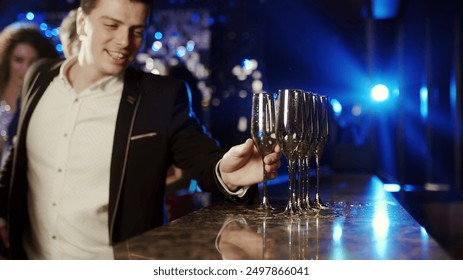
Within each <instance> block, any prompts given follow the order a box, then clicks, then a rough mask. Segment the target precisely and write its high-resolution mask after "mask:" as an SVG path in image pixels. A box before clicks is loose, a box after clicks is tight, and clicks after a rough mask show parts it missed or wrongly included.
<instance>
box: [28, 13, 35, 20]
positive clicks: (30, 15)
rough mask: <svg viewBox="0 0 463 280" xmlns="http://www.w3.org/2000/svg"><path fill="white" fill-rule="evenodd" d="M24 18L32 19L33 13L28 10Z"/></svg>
mask: <svg viewBox="0 0 463 280" xmlns="http://www.w3.org/2000/svg"><path fill="white" fill-rule="evenodd" d="M26 18H27V19H28V20H34V18H35V15H34V13H31V12H28V13H27V14H26Z"/></svg>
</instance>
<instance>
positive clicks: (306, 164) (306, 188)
mask: <svg viewBox="0 0 463 280" xmlns="http://www.w3.org/2000/svg"><path fill="white" fill-rule="evenodd" d="M304 202H305V203H304V208H305V209H307V210H308V209H310V158H309V157H305V158H304Z"/></svg>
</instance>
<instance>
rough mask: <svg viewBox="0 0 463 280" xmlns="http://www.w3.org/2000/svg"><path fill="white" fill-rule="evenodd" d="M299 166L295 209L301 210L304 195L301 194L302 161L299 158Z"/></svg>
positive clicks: (302, 178)
mask: <svg viewBox="0 0 463 280" xmlns="http://www.w3.org/2000/svg"><path fill="white" fill-rule="evenodd" d="M298 161H299V166H298V176H299V177H298V180H297V208H298V209H299V210H302V204H303V200H304V195H303V193H302V184H303V180H304V175H303V174H304V159H303V158H302V157H300V158H299V159H298Z"/></svg>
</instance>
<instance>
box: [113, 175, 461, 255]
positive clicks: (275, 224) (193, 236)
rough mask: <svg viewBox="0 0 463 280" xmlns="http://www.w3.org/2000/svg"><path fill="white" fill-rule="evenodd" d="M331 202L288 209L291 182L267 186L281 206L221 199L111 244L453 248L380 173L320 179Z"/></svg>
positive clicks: (130, 248) (136, 248)
mask: <svg viewBox="0 0 463 280" xmlns="http://www.w3.org/2000/svg"><path fill="white" fill-rule="evenodd" d="M321 182H322V183H321V193H322V196H321V197H322V199H323V201H325V202H326V203H327V204H328V205H329V206H330V208H329V209H326V210H320V211H319V212H315V211H314V212H312V213H310V214H308V215H303V216H297V217H287V216H283V215H281V214H279V213H280V212H282V211H283V208H284V206H285V200H286V197H287V187H286V182H285V181H284V180H282V181H281V182H278V181H277V183H276V184H273V185H271V186H270V187H269V195H270V202H271V204H272V205H273V206H276V207H277V211H276V212H277V213H267V214H265V213H263V212H261V211H259V210H258V209H257V206H237V205H233V204H230V203H227V202H220V203H218V204H215V205H211V206H208V207H205V208H203V209H200V210H198V211H194V212H192V213H189V214H187V215H185V216H183V217H181V218H179V219H176V220H174V221H172V222H170V223H168V224H166V225H164V226H161V227H158V228H155V229H153V230H150V231H148V232H146V233H144V234H142V235H139V236H136V237H134V238H131V239H129V240H127V241H125V242H122V243H120V244H117V245H116V246H115V247H114V252H115V258H116V259H158V260H217V259H281V260H286V259H299V260H310V259H320V260H344V259H346V260H447V259H452V258H451V257H450V255H449V254H448V253H447V252H446V251H445V250H444V249H443V248H442V247H441V246H440V245H439V244H438V242H436V240H435V239H433V238H432V237H431V236H430V235H429V234H428V233H427V232H426V230H425V229H424V228H423V227H422V226H420V224H418V223H417V222H416V220H415V219H414V218H413V217H412V216H411V215H410V214H409V213H408V212H407V211H406V210H405V209H404V208H403V207H402V206H401V205H400V203H399V202H398V201H397V200H396V198H394V196H393V195H392V194H391V193H389V192H387V191H386V190H385V188H384V184H383V183H382V182H381V181H380V180H379V179H378V178H377V177H375V176H371V175H350V174H333V175H325V176H324V177H323V178H322V181H321Z"/></svg>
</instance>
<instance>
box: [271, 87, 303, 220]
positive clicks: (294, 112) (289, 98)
mask: <svg viewBox="0 0 463 280" xmlns="http://www.w3.org/2000/svg"><path fill="white" fill-rule="evenodd" d="M276 107H277V110H276V114H277V125H276V134H277V141H278V144H279V146H280V147H281V149H282V151H283V154H284V155H285V157H286V159H287V160H288V172H289V180H288V181H289V184H288V202H287V206H286V208H285V210H284V212H283V214H287V215H296V214H297V213H298V212H300V209H298V205H297V201H296V190H295V184H296V173H295V165H296V161H297V159H298V157H299V151H300V145H301V141H302V137H303V132H304V126H303V123H304V120H305V119H304V118H305V116H304V96H303V91H301V90H297V89H284V90H279V94H278V100H277V106H276Z"/></svg>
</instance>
